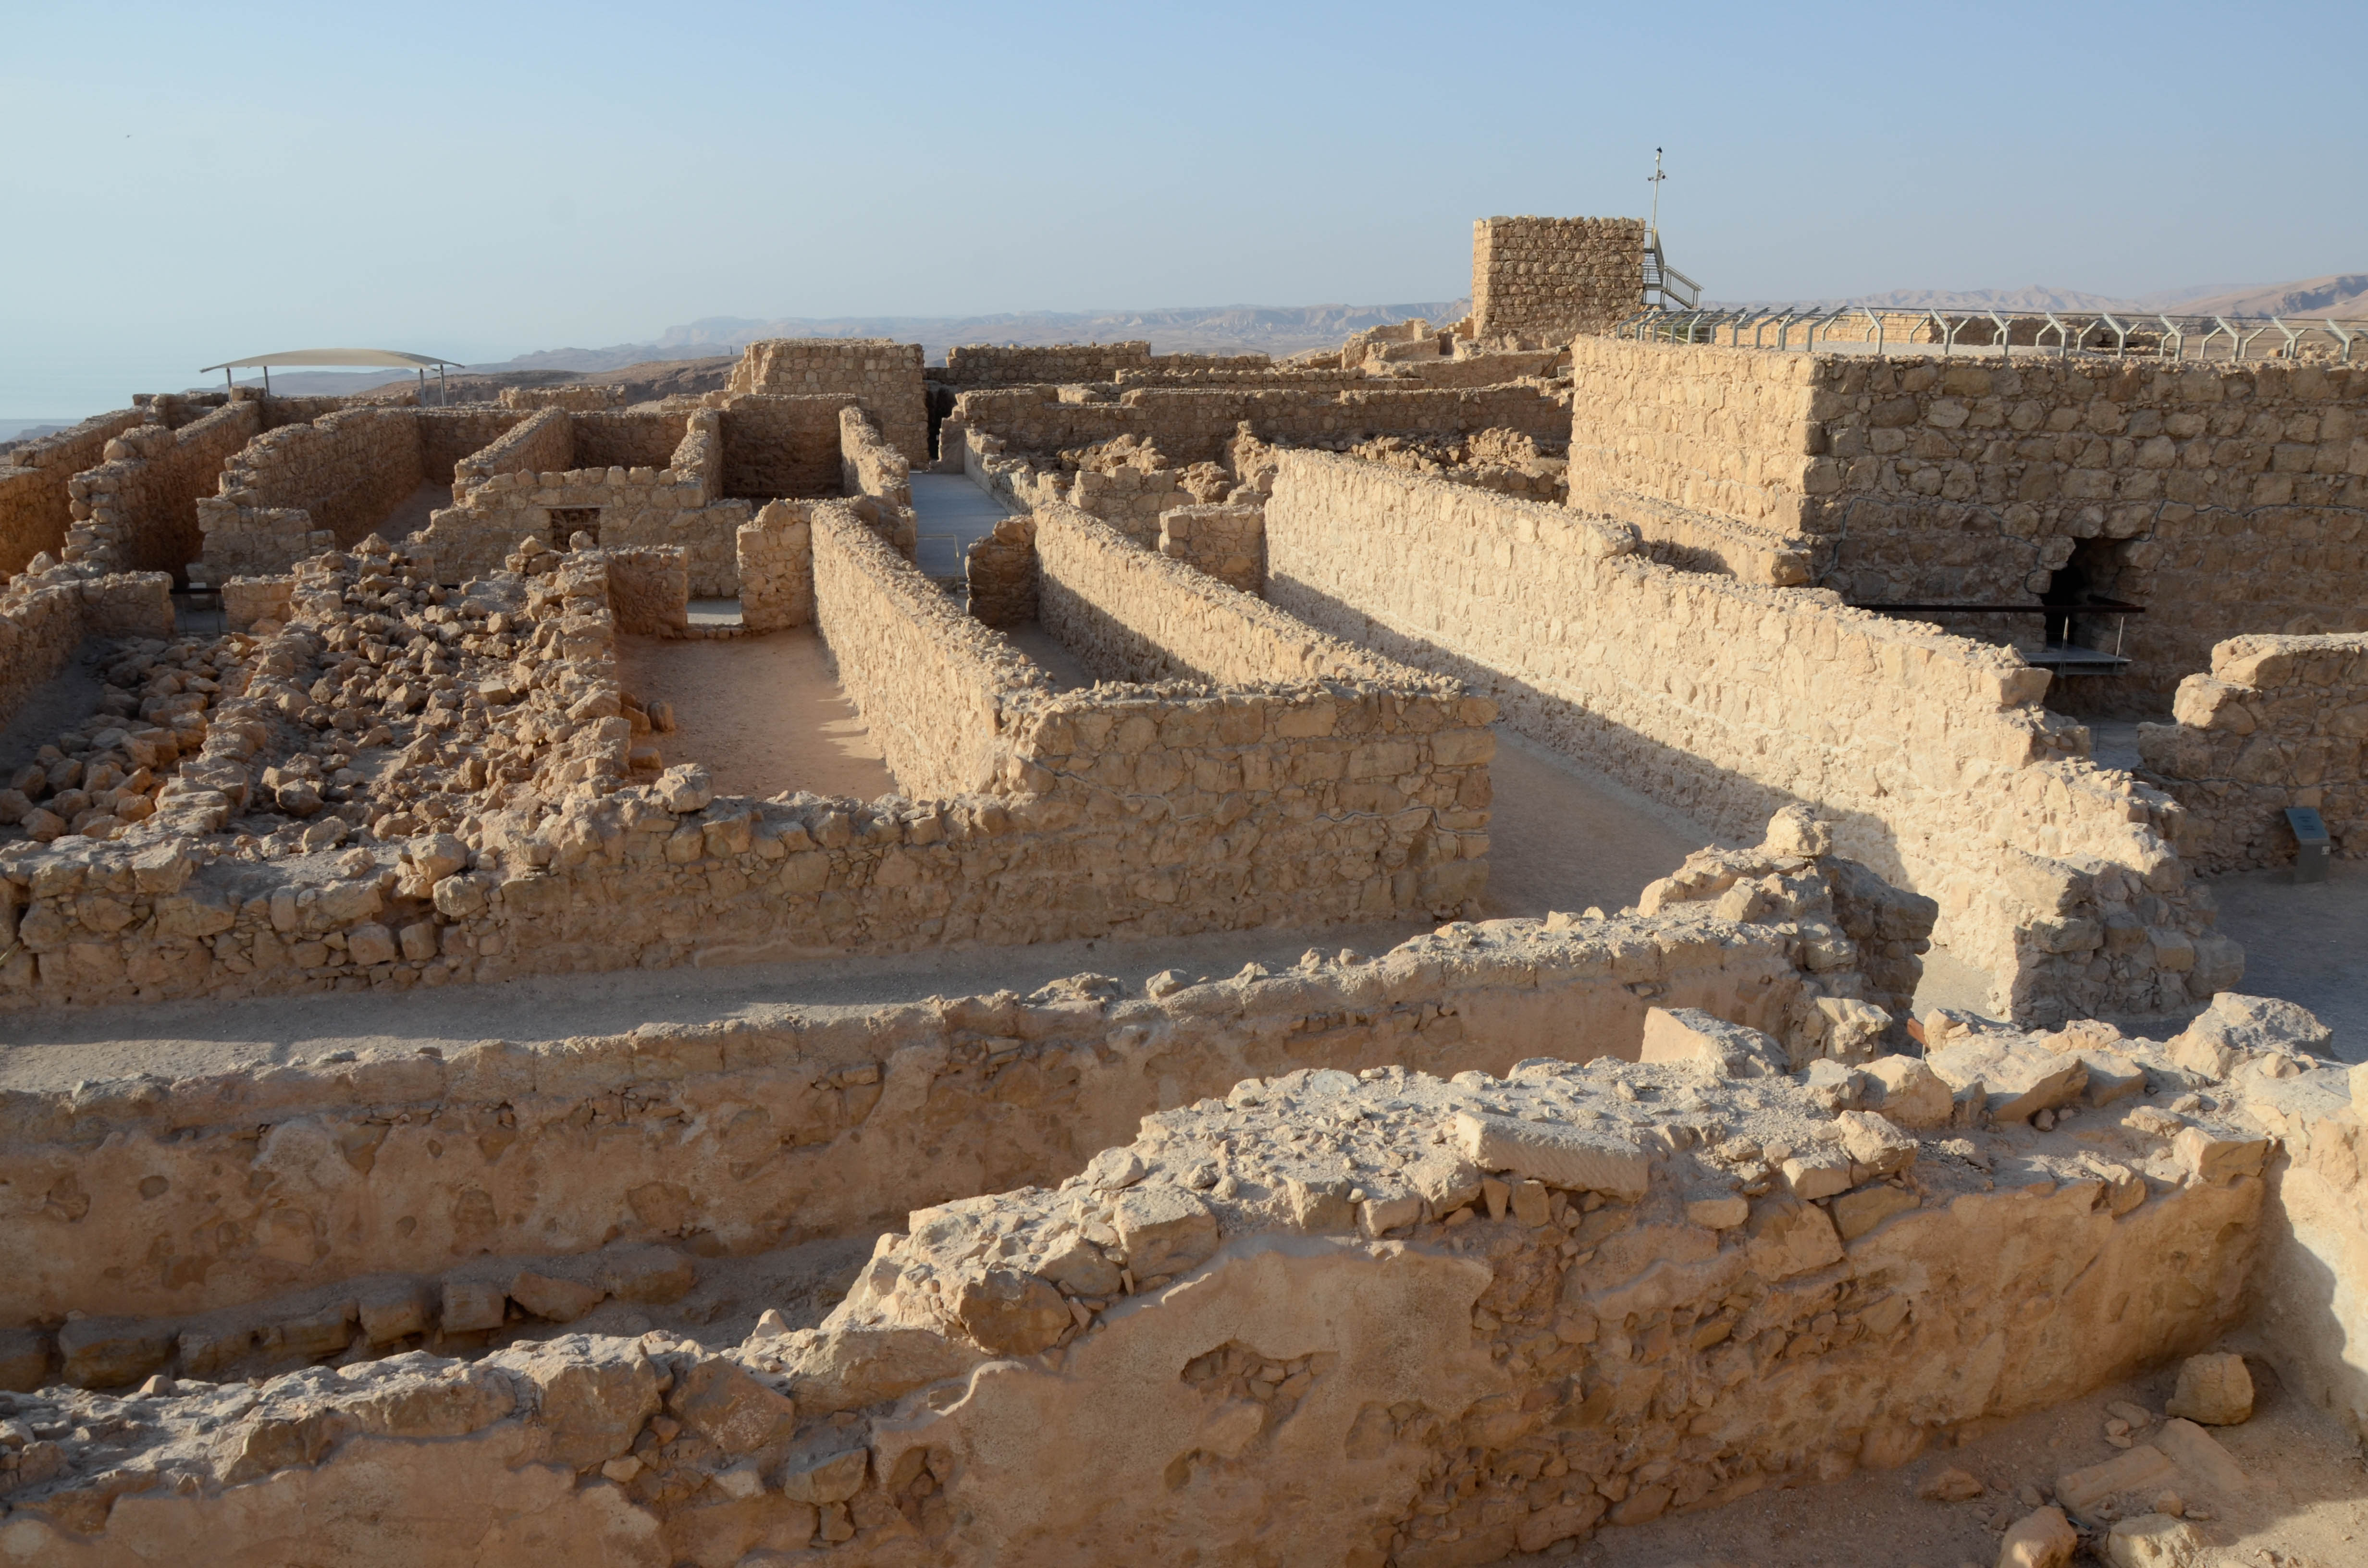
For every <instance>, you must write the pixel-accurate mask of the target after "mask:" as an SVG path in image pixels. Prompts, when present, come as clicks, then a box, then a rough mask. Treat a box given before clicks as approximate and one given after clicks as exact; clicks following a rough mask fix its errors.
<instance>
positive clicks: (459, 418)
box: [412, 404, 566, 486]
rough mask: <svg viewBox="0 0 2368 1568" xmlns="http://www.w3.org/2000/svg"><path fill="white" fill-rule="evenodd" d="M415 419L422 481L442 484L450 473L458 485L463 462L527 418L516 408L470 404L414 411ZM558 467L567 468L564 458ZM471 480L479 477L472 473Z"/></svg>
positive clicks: (505, 434)
mask: <svg viewBox="0 0 2368 1568" xmlns="http://www.w3.org/2000/svg"><path fill="white" fill-rule="evenodd" d="M412 418H413V419H414V421H416V423H417V425H418V426H419V470H420V477H421V479H422V480H423V481H424V482H427V483H441V482H442V481H443V478H444V476H445V475H447V474H450V475H451V477H452V483H454V484H455V485H456V486H457V485H459V484H460V483H462V480H463V476H462V473H461V465H462V463H463V462H464V460H467V459H470V458H472V457H474V456H476V455H477V454H478V453H480V452H482V451H484V450H485V449H488V448H490V447H493V446H495V445H496V444H497V443H498V442H499V441H500V440H501V438H502V437H505V436H507V435H508V434H509V433H510V432H511V431H512V430H515V429H517V428H518V426H520V425H522V424H524V423H525V422H526V419H527V415H526V414H524V413H521V412H519V411H518V410H516V409H510V408H487V407H484V406H483V405H482V404H470V405H466V406H460V407H452V408H420V409H415V410H413V411H412ZM535 466H541V465H535ZM556 466H559V467H565V466H566V460H565V458H564V456H563V457H562V458H561V460H560V461H559V463H558V464H557V465H556ZM468 477H470V478H474V477H476V475H475V474H474V473H472V474H470V475H469V476H468Z"/></svg>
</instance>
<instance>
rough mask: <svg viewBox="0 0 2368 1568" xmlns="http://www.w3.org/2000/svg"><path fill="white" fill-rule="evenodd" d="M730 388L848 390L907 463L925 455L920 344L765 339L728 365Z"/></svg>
mask: <svg viewBox="0 0 2368 1568" xmlns="http://www.w3.org/2000/svg"><path fill="white" fill-rule="evenodd" d="M729 390H730V391H731V392H773V393H787V394H792V395H814V394H817V393H832V392H839V393H848V394H851V395H853V396H854V398H855V399H856V401H857V402H858V403H860V404H862V407H863V411H864V412H865V413H866V414H869V415H871V417H872V418H873V419H875V420H877V421H878V422H879V425H880V433H881V437H882V439H884V440H885V441H886V442H887V443H888V444H889V445H890V446H892V447H894V448H895V449H897V450H898V451H900V452H902V453H904V454H905V461H906V462H909V463H915V464H923V465H926V464H927V463H928V460H929V411H928V392H926V391H925V390H924V388H923V387H922V384H921V346H920V345H919V344H917V343H893V342H891V341H889V340H888V339H886V338H882V337H858V338H835V337H803V338H786V337H775V338H767V339H765V340H763V341H761V342H757V343H752V344H750V345H748V347H746V348H745V349H743V350H741V354H740V362H739V363H738V364H737V365H735V366H734V367H733V368H732V381H731V383H730V387H729Z"/></svg>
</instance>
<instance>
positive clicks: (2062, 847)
mask: <svg viewBox="0 0 2368 1568" xmlns="http://www.w3.org/2000/svg"><path fill="white" fill-rule="evenodd" d="M1276 460H1277V462H1278V463H1279V471H1278V473H1277V476H1276V479H1275V481H1274V493H1273V496H1272V498H1271V499H1270V500H1269V502H1268V505H1267V514H1266V528H1267V594H1268V597H1269V598H1270V599H1271V600H1272V601H1273V602H1274V603H1275V604H1277V605H1278V606H1280V607H1281V608H1284V609H1287V610H1290V611H1291V612H1292V613H1293V614H1295V615H1297V616H1299V617H1301V618H1302V619H1305V620H1307V621H1308V622H1310V623H1311V624H1313V625H1315V626H1318V627H1321V628H1324V629H1326V630H1327V631H1334V632H1337V633H1338V634H1339V635H1342V636H1345V637H1349V638H1350V639H1351V640H1354V641H1360V642H1367V643H1369V644H1370V645H1372V646H1374V647H1376V648H1378V649H1380V650H1381V651H1383V652H1384V653H1390V654H1392V655H1394V656H1395V657H1398V658H1403V659H1405V660H1406V661H1407V662H1409V663H1412V664H1416V665H1422V666H1424V667H1426V668H1430V669H1435V670H1439V671H1441V672H1442V673H1447V674H1452V675H1456V676H1461V677H1462V678H1463V679H1465V680H1468V681H1470V682H1471V683H1473V685H1474V688H1475V689H1477V690H1479V691H1481V692H1484V693H1486V694H1487V695H1489V696H1491V697H1494V698H1496V699H1497V700H1498V701H1500V702H1501V703H1502V704H1503V705H1504V708H1505V712H1506V718H1507V720H1508V722H1510V723H1512V724H1513V725H1514V726H1515V727H1516V728H1518V729H1520V731H1522V732H1523V733H1526V734H1529V735H1531V736H1533V737H1534V738H1536V739H1538V740H1541V741H1543V742H1545V743H1547V744H1553V745H1555V746H1557V747H1559V748H1561V749H1563V750H1565V751H1567V752H1569V753H1570V754H1571V755H1572V756H1576V757H1577V758H1578V759H1579V760H1581V761H1583V762H1585V763H1587V764H1588V765H1589V766H1591V767H1600V768H1602V769H1604V770H1605V771H1607V772H1609V773H1611V774H1612V775H1613V776H1615V777H1617V778H1620V779H1622V781H1623V782H1625V783H1627V784H1629V785H1631V786H1633V787H1634V788H1636V789H1638V790H1643V791H1644V792H1645V793H1646V794H1649V795H1652V796H1653V797H1655V798H1656V799H1658V800H1661V801H1666V802H1668V803H1669V804H1671V805H1676V806H1679V807H1681V808H1683V809H1684V810H1686V811H1688V812H1691V813H1692V814H1693V815H1694V816H1695V817H1696V818H1697V819H1698V820H1700V821H1702V822H1704V823H1706V824H1712V825H1713V826H1714V827H1716V828H1718V829H1719V830H1720V831H1722V832H1728V833H1735V832H1740V831H1743V830H1744V829H1745V828H1747V827H1748V824H1752V823H1755V822H1758V821H1759V820H1762V819H1764V818H1765V817H1766V815H1767V814H1768V812H1770V811H1771V810H1772V809H1774V808H1775V807H1776V806H1778V805H1781V804H1782V803H1784V802H1786V801H1807V802H1809V803H1811V804H1813V805H1815V806H1816V807H1817V808H1818V809H1819V810H1820V811H1822V812H1827V813H1829V814H1831V815H1832V816H1833V817H1834V818H1835V819H1836V820H1835V828H1834V831H1835V833H1836V834H1837V835H1838V839H1839V843H1840V845H1841V846H1842V848H1843V849H1844V851H1845V852H1846V853H1848V854H1850V855H1851V856H1853V857H1854V858H1858V859H1861V860H1863V861H1865V862H1866V863H1867V864H1869V865H1870V866H1873V868H1874V869H1876V870H1877V871H1878V872H1880V873H1881V874H1882V875H1884V876H1885V877H1887V878H1889V879H1891V880H1892V881H1897V882H1900V883H1901V884H1902V885H1905V886H1907V887H1910V888H1913V889H1914V890H1916V891H1917V892H1922V893H1925V894H1928V895H1930V897H1932V898H1934V899H1935V900H1937V901H1938V902H1939V903H1940V906H1941V926H1940V931H1939V939H1940V940H1941V942H1943V943H1944V944H1945V945H1946V946H1947V947H1948V948H1949V949H1950V950H1951V951H1952V953H1954V954H1955V955H1956V956H1957V957H1958V958H1960V959H1962V960H1964V961H1966V962H1969V963H1972V964H1974V965H1975V966H1976V967H1978V968H1980V969H1983V970H1985V971H1987V972H1988V973H1989V975H1990V976H1991V978H1992V980H1993V983H1994V989H1993V990H1992V993H1991V995H1990V999H1989V1005H1990V1006H1992V1007H1993V1008H1994V1009H1996V1010H1997V1011H1998V1012H1999V1013H2000V1014H2001V1015H2002V1016H2010V1017H2022V1018H2032V1017H2036V1018H2042V1019H2050V1020H2053V1019H2060V1018H2064V1017H2076V1016H2089V1015H2093V1014H2096V1013H2100V1012H2133V1013H2151V1012H2156V1011H2168V1010H2169V1009H2172V1008H2175V1007H2179V1006H2184V1005H2186V1004H2187V1000H2188V998H2189V997H2190V995H2191V994H2192V995H2208V994H2212V993H2213V992H2214V991H2216V990H2221V989H2225V988H2226V987H2227V986H2229V985H2230V984H2233V983H2234V982H2235V980H2236V979H2237V974H2238V972H2239V971H2240V966H2241V952H2240V950H2239V949H2237V945H2236V944H2235V943H2233V942H2230V941H2228V940H2227V939H2226V938H2225V937H2217V936H2215V935H2214V934H2213V932H2212V915H2211V913H2210V906H2209V904H2208V903H2207V902H2205V901H2204V900H2203V899H2202V898H2199V897H2197V896H2196V895H2195V894H2194V892H2193V891H2192V889H2191V888H2190V887H2189V885H2188V883H2187V871H2188V868H2187V867H2186V866H2185V864H2184V863H2183V862H2182V861H2181V860H2180V858H2179V856H2178V854H2177V852H2176V850H2175V849H2174V848H2173V844H2174V842H2175V840H2176V838H2177V836H2178V833H2179V831H2180V828H2179V822H2180V814H2181V813H2180V808H2179V807H2178V805H2177V804H2176V803H2175V802H2173V801H2170V800H2169V798H2167V797H2166V796H2164V795H2162V794H2161V793H2159V792H2158V791H2156V790H2149V789H2146V788H2144V787H2143V786H2140V785H2139V784H2137V783H2136V782H2135V781H2134V780H2133V779H2131V778H2129V776H2128V775H2126V774H2122V773H2117V772H2112V771H2109V770H2106V769H2102V768H2099V767H2094V766H2093V765H2091V764H2089V762H2087V761H2085V760H2082V759H2081V756H2079V755H2078V754H2080V753H2084V752H2085V750H2086V733H2085V732H2084V731H2081V730H2079V729H2078V726H2075V725H2071V724H2070V723H2069V722H2066V721H2061V720H2057V719H2055V718H2054V717H2053V716H2051V715H2049V714H2048V713H2046V712H2045V711H2044V710H2043V709H2042V708H2041V707H2040V706H2039V699H2040V697H2041V696H2042V694H2043V693H2044V691H2045V690H2046V687H2047V676H2046V675H2045V673H2044V672H2043V671H2038V670H2032V669H2030V668H2028V667H2026V666H2024V665H2022V664H2021V661H2020V660H2019V659H2017V658H2016V657H2015V656H2014V655H2013V654H2012V653H2009V652H2007V651H2005V650H2001V649H1998V648H1992V647H1987V646H1985V645H1982V644H1979V643H1974V642H1966V641H1964V639H1961V638H1956V637H1952V636H1948V635H1946V634H1943V633H1941V632H1938V631H1933V630H1932V629H1930V628H1929V627H1925V626H1921V625H1918V624H1917V623H1914V622H1909V621H1899V620H1892V619H1884V618H1883V617H1881V616H1876V615H1872V614H1868V613H1866V612H1863V611H1858V610H1851V609H1848V608H1843V607H1842V606H1840V605H1839V604H1838V603H1836V602H1835V601H1834V600H1833V598H1832V597H1830V596H1827V595H1826V594H1822V593H1817V592H1813V591H1804V590H1799V589H1784V588H1768V587H1759V586H1754V585H1746V584H1742V583H1738V582H1736V581H1735V580H1734V579H1732V578H1729V577H1725V576H1719V575H1712V574H1700V573H1688V572H1681V571H1677V570H1673V569H1670V568H1668V567H1665V566H1662V565H1659V564H1658V563H1656V562H1652V561H1650V560H1649V559H1646V558H1645V557H1644V556H1643V555H1642V554H1641V553H1640V552H1639V551H1638V547H1637V545H1636V542H1635V537H1634V533H1633V532H1631V531H1630V530H1629V529H1628V528H1626V527H1624V526H1623V525H1621V524H1618V523H1613V522H1608V521H1605V520H1602V519H1599V518H1595V517H1587V516H1585V515H1582V514H1580V513H1577V512H1574V511H1571V510H1568V509H1565V508H1560V507H1549V506H1539V505H1536V504H1534V503H1528V502H1521V501H1514V500H1509V499H1506V498H1503V497H1499V496H1496V495H1492V494H1488V493H1486V492H1485V491H1480V490H1476V489H1473V488H1470V487H1466V486H1461V485H1454V484H1450V483H1444V482H1442V481H1439V480H1432V479H1423V478H1416V477H1412V476H1407V475H1402V474H1398V473H1395V472H1390V471H1387V470H1383V469H1381V468H1378V467H1376V466H1374V465H1372V464H1364V463H1358V462H1355V461H1352V460H1345V459H1341V458H1336V457H1332V456H1329V455H1327V454H1322V453H1312V452H1297V451H1282V452H1279V453H1277V454H1276Z"/></svg>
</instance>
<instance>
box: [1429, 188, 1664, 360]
mask: <svg viewBox="0 0 2368 1568" xmlns="http://www.w3.org/2000/svg"><path fill="white" fill-rule="evenodd" d="M1644 278H1645V224H1644V222H1643V221H1642V220H1640V219H1635V218H1482V219H1478V220H1476V221H1475V222H1474V223H1473V225H1472V335H1473V336H1474V338H1510V339H1513V340H1515V342H1516V343H1517V344H1518V345H1519V346H1520V347H1525V348H1544V347H1555V346H1558V345H1560V344H1564V343H1567V342H1568V341H1569V340H1570V339H1571V338H1572V337H1573V336H1575V335H1581V334H1588V333H1599V332H1609V331H1610V330H1611V328H1612V327H1614V326H1616V325H1618V324H1620V323H1621V322H1622V320H1624V319H1626V318H1627V317H1629V316H1631V315H1634V314H1635V312H1636V311H1637V310H1638V309H1639V308H1640V306H1641V303H1642V301H1643V300H1644V297H1645V296H1644V292H1643V290H1644Z"/></svg>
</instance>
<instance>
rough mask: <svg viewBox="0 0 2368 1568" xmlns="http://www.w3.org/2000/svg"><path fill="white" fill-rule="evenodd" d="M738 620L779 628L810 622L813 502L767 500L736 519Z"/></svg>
mask: <svg viewBox="0 0 2368 1568" xmlns="http://www.w3.org/2000/svg"><path fill="white" fill-rule="evenodd" d="M734 546H735V547H736V549H737V550H738V552H739V562H738V563H739V569H740V624H741V625H742V626H744V627H746V629H747V630H749V631H782V630H784V629H786V628H788V627H792V626H810V625H812V624H813V623H814V503H812V502H810V501H768V502H767V503H765V505H764V507H763V508H762V509H761V510H759V511H758V512H757V515H756V516H755V517H751V518H749V519H748V520H747V521H746V522H745V523H743V524H741V525H740V528H739V532H738V534H737V536H736V537H735V539H734Z"/></svg>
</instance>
